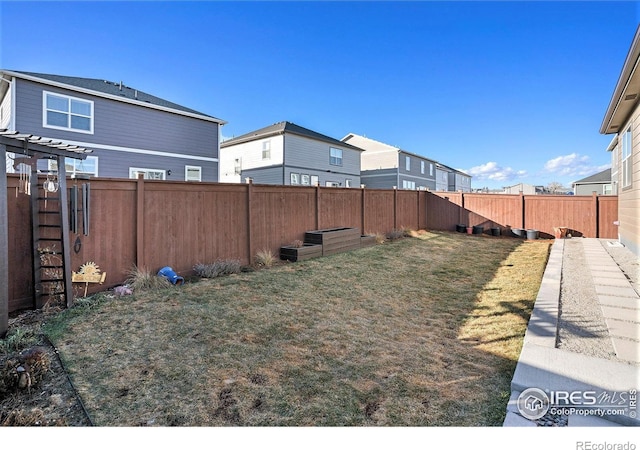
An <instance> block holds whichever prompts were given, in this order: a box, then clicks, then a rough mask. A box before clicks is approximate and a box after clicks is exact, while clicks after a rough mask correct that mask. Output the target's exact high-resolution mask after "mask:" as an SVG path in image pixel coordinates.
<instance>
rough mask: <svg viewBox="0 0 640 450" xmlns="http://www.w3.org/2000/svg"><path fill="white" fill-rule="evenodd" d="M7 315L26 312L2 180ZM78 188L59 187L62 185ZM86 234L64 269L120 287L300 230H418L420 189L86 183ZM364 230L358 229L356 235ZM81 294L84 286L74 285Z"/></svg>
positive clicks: (26, 267) (16, 225)
mask: <svg viewBox="0 0 640 450" xmlns="http://www.w3.org/2000/svg"><path fill="white" fill-rule="evenodd" d="M7 178H8V187H9V188H8V192H7V196H8V223H9V259H10V261H9V272H10V274H9V275H10V276H9V280H10V281H9V299H10V300H9V310H10V311H15V310H18V309H23V308H30V307H32V306H33V300H32V295H33V286H32V285H33V281H32V267H31V255H32V248H31V234H30V220H31V216H30V212H29V200H28V196H26V195H24V194H18V193H17V189H18V181H19V179H18V177H17V176H15V175H9V176H8V177H7ZM83 182H86V181H79V180H78V181H77V182H76V180H72V179H70V180H69V185H70V186H73V185H74V184H75V183H78V185H80V184H82V183H83ZM89 183H90V188H91V228H90V233H89V235H88V236H84V235H83V234H82V232H79V233H72V234H71V238H70V240H71V243H70V245H71V247H72V248H73V247H74V244H75V243H76V242H78V239H79V243H80V244H79V245H75V249H74V251H72V252H71V256H72V270H75V271H77V270H78V269H79V267H80V266H81V265H82V264H84V263H85V262H88V261H92V262H95V263H96V264H97V265H98V266H99V267H100V270H101V271H103V272H106V273H107V278H106V282H105V284H103V285H101V286H90V287H89V292H94V291H97V290H101V289H106V288H109V287H113V286H116V285H118V284H121V283H122V282H123V281H124V280H125V279H126V277H127V272H128V271H129V270H130V269H131V268H133V267H134V265H137V266H138V267H145V268H148V269H149V270H151V271H153V272H156V271H157V270H158V269H160V268H161V267H164V266H171V267H172V268H173V269H174V270H175V271H176V272H177V273H181V274H186V273H188V272H190V271H191V270H192V268H193V266H194V265H195V264H197V263H209V262H213V261H215V260H217V259H238V260H240V261H241V262H242V263H243V264H248V263H250V262H251V261H252V260H253V258H254V257H255V254H256V253H257V252H258V251H260V250H263V249H269V250H271V251H273V252H274V253H275V254H278V252H279V249H280V247H281V246H283V245H288V244H291V243H292V242H293V241H294V240H296V239H300V240H302V239H304V233H305V232H306V231H309V230H316V229H323V228H332V227H356V228H359V229H360V230H361V232H364V233H367V234H375V233H378V232H380V233H386V232H388V231H391V230H392V229H395V228H401V227H410V228H413V229H418V228H426V227H427V224H426V209H425V208H426V204H427V201H426V197H427V195H428V193H427V192H426V191H399V190H373V189H349V188H329V187H300V186H272V185H254V184H219V183H187V182H170V181H149V180H142V179H139V180H128V179H107V178H96V179H91V180H90V181H89ZM363 230H364V231H363ZM82 290H83V291H84V285H83V286H82Z"/></svg>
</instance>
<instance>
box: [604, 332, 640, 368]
mask: <svg viewBox="0 0 640 450" xmlns="http://www.w3.org/2000/svg"><path fill="white" fill-rule="evenodd" d="M611 342H612V343H613V349H614V350H615V352H616V356H617V357H618V358H620V359H622V360H624V361H629V362H633V363H640V342H636V341H631V340H628V339H621V338H618V337H615V336H612V337H611Z"/></svg>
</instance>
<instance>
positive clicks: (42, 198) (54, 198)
mask: <svg viewBox="0 0 640 450" xmlns="http://www.w3.org/2000/svg"><path fill="white" fill-rule="evenodd" d="M38 200H60V197H38Z"/></svg>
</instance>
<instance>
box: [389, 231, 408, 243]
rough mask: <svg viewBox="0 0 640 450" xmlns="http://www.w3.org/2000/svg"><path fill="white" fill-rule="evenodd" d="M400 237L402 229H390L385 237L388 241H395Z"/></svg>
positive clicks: (402, 234) (402, 235) (402, 233)
mask: <svg viewBox="0 0 640 450" xmlns="http://www.w3.org/2000/svg"><path fill="white" fill-rule="evenodd" d="M401 237H404V232H403V231H402V230H391V231H389V232H388V233H387V239H388V240H390V241H395V240H396V239H400V238H401Z"/></svg>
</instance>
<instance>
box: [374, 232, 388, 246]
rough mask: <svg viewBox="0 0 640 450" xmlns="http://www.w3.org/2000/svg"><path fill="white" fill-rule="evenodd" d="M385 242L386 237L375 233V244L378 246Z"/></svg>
mask: <svg viewBox="0 0 640 450" xmlns="http://www.w3.org/2000/svg"><path fill="white" fill-rule="evenodd" d="M386 241H387V236H385V235H384V234H383V233H376V242H377V243H378V244H384V243H385V242H386Z"/></svg>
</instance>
